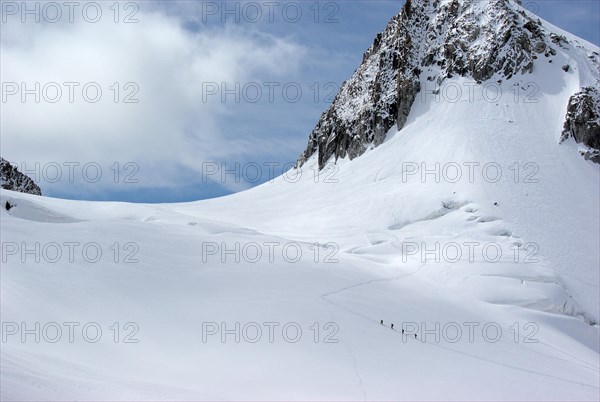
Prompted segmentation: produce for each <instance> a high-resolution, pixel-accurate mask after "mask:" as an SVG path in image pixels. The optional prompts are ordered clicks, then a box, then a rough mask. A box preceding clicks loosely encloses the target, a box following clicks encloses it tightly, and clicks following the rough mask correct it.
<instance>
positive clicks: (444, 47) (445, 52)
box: [297, 0, 598, 167]
mask: <svg viewBox="0 0 600 402" xmlns="http://www.w3.org/2000/svg"><path fill="white" fill-rule="evenodd" d="M548 27H551V25H550V24H548V23H545V22H543V21H542V20H540V19H538V18H537V17H536V16H535V15H533V14H531V13H529V12H527V11H526V10H524V9H523V7H522V6H521V4H520V2H519V1H516V0H483V1H480V0H477V1H475V0H407V1H406V3H405V4H404V6H403V7H402V10H401V11H400V12H399V13H398V14H397V15H396V16H394V17H393V18H392V19H391V21H390V22H389V23H388V25H387V27H386V28H385V29H384V31H383V32H382V33H380V34H378V35H377V36H376V38H375V40H374V42H373V45H372V46H371V47H370V48H369V49H368V50H367V51H366V52H365V54H364V56H363V61H362V64H361V65H360V66H359V67H358V69H357V70H356V71H355V72H354V74H353V75H352V77H351V78H350V79H349V80H348V81H346V82H344V84H343V85H342V87H341V89H340V91H339V93H338V94H337V96H336V97H335V99H334V101H333V103H332V104H331V106H330V107H329V108H328V110H327V111H326V112H325V113H323V115H322V116H321V118H320V120H319V122H318V123H317V125H316V127H315V128H314V130H313V131H312V133H311V134H310V137H309V141H308V146H307V148H306V149H305V151H304V152H303V153H302V155H301V156H300V158H299V159H298V162H297V166H298V167H300V166H302V165H303V164H304V163H305V162H306V161H307V160H308V159H309V158H310V157H312V156H313V155H315V154H317V158H318V163H319V166H320V167H323V166H324V164H325V163H326V162H327V161H328V160H329V159H330V158H331V157H332V156H333V157H335V159H336V160H337V159H338V158H344V157H346V156H348V157H349V158H350V159H353V158H355V157H357V156H359V155H361V154H363V153H364V152H365V151H366V149H367V148H368V147H369V145H370V144H372V145H374V146H378V145H380V144H381V143H382V142H383V141H384V139H385V137H386V134H387V132H388V130H390V128H392V127H393V126H394V125H396V126H397V128H398V129H401V128H402V127H403V126H404V124H405V123H406V119H407V117H408V115H409V113H410V111H411V108H412V105H413V103H414V101H415V98H416V96H417V94H418V93H419V92H420V91H422V90H424V89H427V90H430V89H431V88H438V89H439V87H440V86H441V85H442V84H443V83H444V81H446V80H447V79H449V78H452V77H454V76H460V77H469V78H472V79H473V80H474V81H475V82H476V83H477V84H483V83H484V82H486V81H490V82H492V81H493V82H495V83H498V84H500V83H502V82H504V81H511V80H515V79H517V78H518V77H519V76H522V75H524V74H530V73H533V72H534V70H535V68H536V65H539V64H540V63H548V62H550V63H552V61H553V58H554V57H555V56H556V55H557V52H567V53H573V52H577V53H581V54H583V55H584V56H585V57H586V58H587V59H588V61H589V70H590V71H589V72H588V73H589V74H588V75H591V76H593V78H594V81H595V83H596V84H597V83H598V51H597V49H593V50H592V51H590V50H588V49H586V48H585V47H584V46H582V45H581V43H580V42H579V41H577V39H576V38H574V37H571V38H570V39H569V38H567V36H565V35H563V34H562V33H560V30H558V29H554V28H553V27H552V28H548ZM555 30H556V31H559V32H555ZM569 36H570V35H569ZM555 67H556V69H555V70H556V71H555V72H554V73H555V74H557V75H558V74H564V73H565V72H568V71H565V69H568V67H567V66H564V65H563V66H561V65H559V64H558V63H557V64H556V66H555ZM561 67H562V69H561ZM434 91H435V90H434ZM565 107H566V105H565ZM565 111H566V109H565ZM586 137H589V135H586ZM586 145H588V144H586Z"/></svg>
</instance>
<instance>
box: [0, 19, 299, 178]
mask: <svg viewBox="0 0 600 402" xmlns="http://www.w3.org/2000/svg"><path fill="white" fill-rule="evenodd" d="M136 17H137V18H138V19H139V23H135V24H123V23H119V24H115V23H114V22H113V21H112V20H111V18H103V19H102V20H101V21H100V22H98V23H96V24H91V23H88V22H85V21H83V20H76V21H75V23H59V24H47V23H38V24H35V23H28V24H21V23H20V22H19V21H15V20H11V21H8V22H7V23H3V24H2V25H3V26H2V49H1V54H0V60H1V61H0V63H1V73H2V77H1V80H2V82H3V83H4V84H3V85H6V83H8V82H16V83H21V82H25V83H27V87H28V88H33V87H34V84H35V83H36V82H40V83H41V86H43V85H44V84H46V83H49V82H56V83H58V84H59V86H60V87H61V89H62V91H63V94H62V97H61V98H60V100H59V101H58V102H57V103H48V102H46V101H44V99H43V98H42V100H41V102H40V103H35V102H34V97H33V95H28V96H27V99H26V102H25V103H22V102H21V101H20V99H19V95H14V96H9V97H8V98H7V100H6V102H3V103H2V125H1V130H2V136H1V140H2V143H1V145H2V150H1V153H2V156H4V157H5V158H7V159H9V160H11V161H14V162H28V163H34V162H36V161H37V162H40V163H42V164H44V163H47V162H51V161H56V162H59V163H62V162H64V161H80V162H82V163H85V162H88V161H94V162H97V163H99V164H100V165H101V166H103V167H106V168H108V167H109V166H110V165H111V164H112V162H114V161H119V162H121V163H123V162H128V161H133V162H136V163H138V164H139V165H140V167H141V169H140V172H139V174H138V176H137V177H138V178H139V179H140V185H147V186H152V187H154V186H161V185H166V184H176V183H177V179H178V166H179V165H178V164H183V165H184V166H186V167H187V168H191V169H196V170H198V169H200V168H201V166H202V161H212V160H223V159H236V158H242V159H243V158H244V157H247V156H248V155H249V154H251V153H252V152H253V150H252V146H251V145H249V144H251V141H249V140H248V139H247V138H244V137H243V127H240V133H239V134H237V135H236V136H234V137H233V140H232V136H231V135H229V136H228V133H227V130H229V128H227V125H226V121H227V116H228V115H230V114H231V113H233V111H232V110H231V109H232V106H231V104H230V103H221V102H220V100H219V98H218V97H212V98H211V101H210V102H208V103H205V102H203V99H202V89H203V83H205V82H217V83H220V82H228V83H230V85H231V86H233V83H234V82H241V83H242V85H243V83H245V82H249V81H255V80H265V77H269V78H271V79H272V78H273V77H282V76H284V75H286V74H289V73H290V72H293V71H296V70H298V69H299V68H300V64H301V62H302V60H303V59H304V55H305V53H306V50H305V49H304V48H303V47H302V46H300V45H298V44H297V43H295V42H293V41H291V40H289V39H285V38H276V37H274V36H272V35H269V34H265V33H261V32H259V31H258V30H257V29H256V28H254V27H246V28H240V27H231V26H229V27H228V26H220V27H213V28H208V27H204V29H201V30H200V31H198V32H191V31H189V30H186V29H185V28H183V26H182V24H181V20H179V19H178V18H177V17H174V16H167V15H165V14H162V13H160V12H158V11H153V12H149V13H148V12H147V13H144V12H142V11H140V12H139V13H138V14H137V15H136ZM266 80H267V81H268V79H266ZM64 82H78V83H81V85H80V86H79V87H76V88H75V91H74V95H75V99H74V102H73V103H69V100H68V96H67V95H68V87H67V86H64V85H63V83H64ZM88 82H95V83H98V84H99V85H100V87H101V89H102V91H103V93H102V97H101V99H100V101H99V102H98V103H89V102H86V101H85V100H84V99H83V97H82V93H81V89H82V86H83V84H85V83H88ZM115 82H118V83H120V86H121V88H120V94H119V96H120V102H118V103H115V102H114V101H113V96H114V91H113V90H111V89H110V87H111V86H112V85H113V83H115ZM128 82H134V83H135V84H136V85H137V86H139V92H138V93H137V94H136V95H135V98H137V99H139V103H123V102H122V101H123V98H124V96H125V95H126V94H127V93H130V92H131V91H132V90H133V89H134V88H135V87H134V86H132V87H130V88H128V90H124V88H123V85H124V84H125V83H128ZM48 89H49V92H48V95H49V96H50V97H53V96H54V90H53V89H52V88H50V87H48ZM93 92H94V91H91V90H90V93H91V94H92V95H93ZM268 140H269V139H268V138H265V139H263V141H265V142H268ZM257 146H259V147H260V146H261V145H260V144H258V145H257ZM111 184H112V183H111V181H110V180H106V181H104V180H103V181H102V182H99V183H98V184H97V185H96V186H97V188H102V187H103V186H110V185H111Z"/></svg>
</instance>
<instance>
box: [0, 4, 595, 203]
mask: <svg viewBox="0 0 600 402" xmlns="http://www.w3.org/2000/svg"><path fill="white" fill-rule="evenodd" d="M403 3H404V0H394V1H390V0H382V1H377V0H375V1H373V0H369V1H319V2H316V1H304V2H287V1H286V2H278V1H270V2H269V1H266V2H254V1H241V2H240V1H227V2H222V1H168V2H167V1H164V2H154V1H132V2H119V3H115V2H114V1H105V2H103V1H97V2H77V3H75V5H73V6H65V5H64V3H63V2H47V1H43V2H38V1H29V2H27V3H23V2H20V1H19V2H13V1H2V8H1V18H2V20H1V22H2V23H1V25H0V27H1V30H0V43H1V49H0V78H1V81H2V102H1V103H0V108H1V110H0V155H2V156H3V157H4V158H5V159H7V160H9V161H11V162H12V163H14V164H15V165H16V166H17V167H18V168H19V170H21V171H23V172H24V173H26V174H28V175H29V176H30V177H32V178H33V179H34V180H35V181H36V182H37V183H38V184H39V185H40V187H41V188H42V192H43V193H44V195H47V196H51V197H59V198H70V199H85V200H114V201H130V202H149V203H156V202H180V201H192V200H199V199H205V198H213V197H218V196H222V195H227V194H231V193H234V192H237V191H242V190H244V189H247V188H250V187H253V186H255V185H258V184H260V183H264V182H265V181H268V180H271V179H273V178H274V177H276V176H279V175H281V174H282V173H284V172H285V171H287V170H289V169H290V168H291V167H292V166H293V163H294V162H295V161H296V159H297V158H298V156H299V155H300V153H301V152H302V151H303V150H304V148H305V146H306V143H307V139H308V135H309V134H310V132H311V131H312V129H313V128H314V126H315V124H316V122H317V121H318V119H319V117H320V115H321V113H323V112H324V111H325V110H326V108H327V106H328V104H329V103H330V102H331V100H332V99H333V97H334V96H335V94H336V92H337V89H339V87H340V85H341V84H342V83H343V81H344V80H345V79H348V78H349V77H350V75H351V74H352V73H353V72H354V70H355V69H356V67H358V65H359V64H360V62H361V60H362V55H363V53H364V51H365V50H366V49H367V48H368V47H369V46H370V45H371V44H372V42H373V39H374V37H375V35H376V34H377V33H378V32H380V31H382V30H383V28H384V27H385V25H386V24H387V22H388V21H389V19H390V18H391V17H392V16H394V15H395V14H397V13H398V12H399V10H400V9H401V7H402V4H403ZM523 5H524V7H526V8H527V9H528V10H530V11H532V12H535V13H536V14H538V15H539V16H540V17H542V18H543V19H545V20H547V21H549V22H551V23H552V24H554V25H556V26H558V27H560V28H563V29H565V30H567V31H569V32H571V33H573V34H575V35H577V36H580V37H581V38H583V39H586V40H588V41H590V42H592V43H594V44H596V45H599V44H600V2H599V1H598V0H536V1H527V0H523Z"/></svg>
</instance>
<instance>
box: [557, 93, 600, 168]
mask: <svg viewBox="0 0 600 402" xmlns="http://www.w3.org/2000/svg"><path fill="white" fill-rule="evenodd" d="M569 138H573V139H574V140H575V142H577V143H579V144H583V145H585V146H586V147H587V148H588V149H587V150H586V151H585V152H583V156H584V158H585V159H589V160H591V161H593V162H596V163H600V151H599V150H600V91H598V89H597V88H593V87H585V88H582V89H581V91H579V92H577V93H576V94H575V95H573V96H571V99H569V105H568V106H567V116H566V118H565V125H564V127H563V133H562V137H561V141H565V140H567V139H569Z"/></svg>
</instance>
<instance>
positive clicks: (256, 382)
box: [0, 0, 600, 400]
mask: <svg viewBox="0 0 600 402" xmlns="http://www.w3.org/2000/svg"><path fill="white" fill-rule="evenodd" d="M413 3H415V0H413ZM441 3H449V2H441ZM478 3H481V4H483V3H485V2H478ZM542 25H543V26H544V27H546V28H548V27H550V28H552V30H553V31H555V30H556V29H555V28H554V27H551V26H549V24H547V23H546V22H543V21H542ZM550 28H548V29H550ZM559 33H560V34H561V35H565V36H566V35H567V34H565V33H562V32H559ZM568 39H569V40H573V41H574V40H576V39H575V38H572V37H571V36H568ZM581 43H582V44H583V42H581ZM569 46H574V45H569ZM585 46H587V47H589V45H588V44H585ZM555 49H556V54H555V55H553V56H552V58H553V63H549V62H547V61H545V62H543V63H538V62H537V61H536V63H534V67H533V70H532V72H531V74H529V73H528V74H527V75H520V74H517V75H514V76H513V77H511V78H510V79H507V78H506V77H505V78H504V79H503V80H502V82H501V83H497V86H496V87H494V88H491V87H490V88H488V89H489V92H487V91H484V90H483V88H482V87H483V85H482V86H473V85H471V81H472V78H469V77H463V76H460V75H454V76H452V77H446V78H445V79H444V80H443V83H440V84H439V86H440V97H439V98H438V97H436V96H434V95H433V94H431V93H427V92H426V91H423V90H422V91H421V92H420V93H418V94H416V95H415V100H414V103H413V104H412V105H411V107H410V111H409V113H408V114H407V117H406V122H405V124H404V126H403V127H402V129H401V130H398V129H397V127H396V126H392V127H391V128H390V129H389V131H388V132H386V133H385V134H386V135H385V136H382V137H381V140H382V143H381V144H380V145H379V146H377V147H373V146H371V144H370V143H368V142H367V143H365V144H366V146H365V150H364V152H363V153H362V155H361V156H360V157H357V158H354V159H353V160H349V158H339V159H338V160H337V163H335V158H329V159H326V160H321V161H319V155H318V154H313V155H310V156H309V157H308V158H307V159H306V161H304V162H305V163H304V164H303V165H302V167H301V168H300V169H298V170H296V171H291V172H289V173H288V174H287V175H284V176H282V177H279V178H278V179H276V180H275V181H274V182H272V183H266V184H264V185H262V186H259V187H257V188H254V189H252V190H249V191H246V192H242V193H238V194H234V195H232V196H228V197H223V198H219V199H214V200H206V201H201V202H194V203H184V204H163V205H139V204H138V205H133V204H124V203H103V202H81V201H68V200H58V199H51V198H45V197H35V196H31V195H27V194H21V193H16V192H11V191H5V190H2V191H1V192H0V205H4V204H5V202H6V201H9V202H10V204H11V205H15V206H14V207H13V208H12V209H10V211H6V210H4V209H2V210H1V211H0V220H1V223H2V224H1V232H0V234H1V237H2V268H1V293H0V302H1V304H0V306H1V314H2V323H3V328H2V332H3V343H2V353H1V364H2V371H1V376H2V377H1V378H2V386H1V391H0V392H1V394H0V395H1V397H2V398H3V399H9V400H19V399H26V400H32V399H42V400H69V399H78V400H99V399H102V400H107V399H110V400H112V399H117V400H118V399H121V400H140V399H152V400H161V399H170V400H173V399H176V400H186V399H187V400H199V399H200V400H202V399H210V400H215V399H224V400H232V399H244V400H256V399H259V400H267V399H269V400H270V399H286V400H290V399H291V400H306V399H312V400H316V399H318V400H330V399H331V400H598V396H599V392H600V384H599V382H600V380H599V378H600V376H599V371H600V369H599V356H600V354H599V353H600V347H599V344H598V335H599V326H598V321H599V315H600V314H599V311H598V309H599V307H598V306H599V295H598V291H599V289H598V283H599V276H598V267H599V265H600V261H599V258H600V257H599V255H598V244H599V240H600V239H599V233H600V228H599V222H600V216H599V214H600V208H599V199H598V194H599V190H600V189H599V186H600V184H599V183H600V173H599V170H598V166H599V165H597V164H594V163H592V162H590V161H587V160H585V159H584V158H581V156H580V155H579V154H578V152H576V151H577V150H578V147H579V145H577V144H576V143H574V142H572V141H565V142H563V143H562V144H560V145H558V143H559V141H560V138H561V135H562V132H563V124H564V120H565V113H566V110H567V104H568V102H569V99H570V97H571V96H572V95H573V94H574V93H575V92H577V91H579V89H580V88H582V87H585V86H590V85H593V80H594V79H597V77H596V76H595V72H594V71H593V70H592V69H591V68H590V64H589V63H590V59H589V58H588V55H587V53H586V51H584V50H581V51H579V50H577V51H575V50H574V48H569V49H568V50H565V49H563V48H562V47H561V46H556V47H555ZM594 51H596V50H594ZM566 64H568V65H569V66H570V69H569V71H564V70H562V68H561V67H562V66H563V65H566ZM557 66H558V68H557ZM432 68H433V67H432ZM436 71H438V70H436ZM423 74H425V72H423ZM494 79H495V77H494ZM490 82H492V81H490ZM427 88H429V87H427ZM452 88H454V89H456V88H461V89H462V95H461V96H460V97H459V98H458V99H456V100H450V97H451V92H450V90H452ZM469 88H473V90H472V91H470V90H469ZM532 88H533V89H535V91H534V90H532ZM494 91H496V92H499V93H501V96H498V97H495V96H494V95H495V93H496V92H494ZM373 145H374V144H373ZM319 162H321V165H322V167H323V169H319ZM426 171H427V172H429V173H427V174H424V173H426ZM73 242H74V244H73ZM36 244H38V246H37V247H38V249H39V250H40V251H39V253H36V251H33V252H27V250H35V247H36ZM69 245H70V246H69ZM57 249H58V250H60V251H61V256H60V258H59V259H58V260H57V259H56V258H57V254H56V250H57ZM71 249H73V250H74V252H73V255H72V256H71V255H70V253H69V251H70V250H71ZM83 249H85V250H87V253H86V254H85V255H82V250H83ZM96 250H101V252H102V255H101V257H100V259H99V260H98V261H97V262H93V261H94V259H95V255H96V254H95V251H96ZM116 250H118V253H117V251H116ZM257 250H260V252H257ZM36 255H37V256H39V261H36V259H35V257H36ZM380 320H384V325H383V326H382V325H381V324H380ZM13 323H14V324H13ZM21 323H24V324H23V325H24V326H25V328H24V327H22V324H21ZM36 323H39V326H40V329H39V331H36V330H35V328H36V327H35V325H36ZM52 323H56V325H54V324H52ZM65 323H73V324H68V325H71V326H72V327H73V328H75V329H74V332H73V341H72V342H71V341H70V339H69V331H68V325H67V324H65ZM115 323H117V325H116V326H115ZM315 323H317V324H316V325H315ZM391 323H394V324H395V328H394V330H392V329H391V328H390V327H389V324H391ZM76 324H77V325H76ZM236 324H237V325H239V327H238V328H239V330H236ZM86 325H87V326H86ZM221 325H224V326H225V328H223V329H227V330H229V331H230V332H229V333H225V334H224V333H223V331H221V328H220V326H221ZM56 326H59V327H60V328H62V336H61V337H60V338H59V339H58V340H56V342H54V340H55V338H56V335H55V333H56V332H55V331H56ZM84 326H86V333H85V334H82V329H83V327H84ZM257 327H258V328H260V329H261V331H262V336H261V337H260V339H257V338H256V328H257ZM44 328H46V330H44ZM97 328H100V329H101V330H102V335H101V336H100V339H99V340H98V341H97V342H92V341H95V340H96V339H94V338H97V336H96V330H97ZM116 328H118V329H119V331H118V333H117V331H116ZM269 328H273V332H272V334H270V333H269V332H270V330H269ZM284 328H286V330H285V332H284V333H282V330H283V329H284ZM298 328H299V329H300V330H301V331H302V332H301V335H297V331H298ZM403 328H404V329H405V332H406V334H405V335H408V336H403V335H402V332H401V331H402V329H403ZM436 328H437V329H436ZM470 328H472V330H470ZM22 329H29V330H31V329H33V331H32V332H33V334H32V333H29V334H28V335H27V334H26V335H23V331H22ZM317 329H318V330H317ZM427 331H429V332H427ZM459 331H460V332H459ZM35 332H38V333H39V335H40V341H39V342H35V339H34V338H35ZM13 333H14V334H13ZM213 333H214V334H213ZM415 334H416V338H415V336H414V335H415ZM84 335H85V336H87V338H86V337H85V336H84ZM236 335H238V338H239V339H237V341H236ZM436 335H437V337H436ZM22 336H24V339H23V338H22ZM115 337H116V340H117V341H118V342H115ZM222 337H224V339H223V338H222ZM270 338H271V339H270ZM134 340H138V342H132V341H134ZM125 341H127V342H125Z"/></svg>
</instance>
